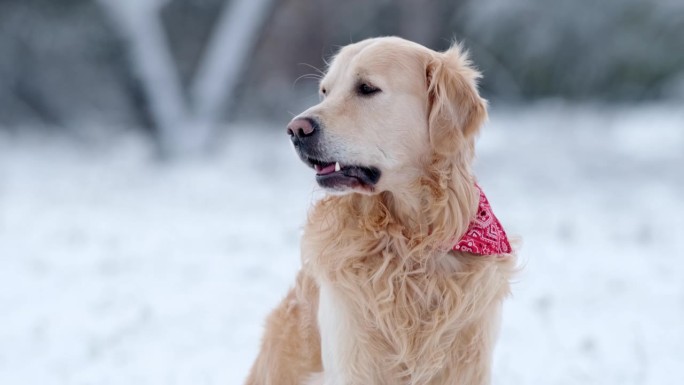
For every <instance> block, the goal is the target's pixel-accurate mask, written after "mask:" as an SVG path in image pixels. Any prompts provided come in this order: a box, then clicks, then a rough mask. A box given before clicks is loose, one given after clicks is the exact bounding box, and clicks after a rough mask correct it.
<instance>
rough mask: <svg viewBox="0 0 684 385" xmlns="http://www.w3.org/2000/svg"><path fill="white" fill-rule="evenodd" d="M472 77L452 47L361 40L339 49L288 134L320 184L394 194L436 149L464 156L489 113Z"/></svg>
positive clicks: (465, 158) (419, 171)
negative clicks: (315, 99)
mask: <svg viewBox="0 0 684 385" xmlns="http://www.w3.org/2000/svg"><path fill="white" fill-rule="evenodd" d="M478 78H479V73H478V72H477V71H476V70H475V69H473V68H472V67H471V66H470V63H469V61H468V59H467V56H466V54H465V53H463V52H462V51H461V49H460V47H459V46H458V45H455V46H453V47H452V48H451V49H449V50H447V51H446V52H435V51H432V50H430V49H428V48H425V47H423V46H421V45H419V44H416V43H412V42H409V41H406V40H403V39H400V38H396V37H384V38H375V39H368V40H364V41H361V42H359V43H356V44H351V45H348V46H346V47H344V48H342V49H341V50H340V51H339V53H338V54H337V55H336V56H335V58H334V60H333V61H332V63H331V64H330V67H329V69H328V71H327V73H326V75H325V76H324V77H323V79H322V80H321V82H320V88H319V91H320V96H321V102H320V103H319V104H317V105H315V106H313V107H311V108H309V109H308V110H306V111H304V112H302V113H301V114H300V115H299V116H297V117H295V118H294V119H293V120H292V121H291V122H290V124H289V125H288V127H287V132H288V134H289V135H290V137H291V139H292V142H293V144H294V147H295V149H296V151H297V153H298V154H299V157H300V158H301V159H302V161H304V162H305V163H306V164H307V165H309V166H310V167H312V168H314V169H315V171H316V181H317V182H318V184H319V185H320V186H321V187H324V188H325V189H327V190H329V191H333V192H337V193H346V192H360V193H366V194H373V193H378V192H383V191H390V192H398V191H400V190H401V189H402V188H404V187H406V186H408V185H409V184H410V183H412V182H413V181H415V180H416V179H417V178H419V177H420V176H421V175H423V173H424V172H425V170H426V168H427V167H429V165H430V162H431V159H433V158H434V156H435V155H438V156H444V157H453V159H455V160H456V159H460V160H461V161H464V162H469V161H470V158H471V155H472V148H473V143H474V135H475V134H476V133H477V131H478V129H479V127H480V125H481V124H482V123H483V121H484V120H485V119H486V115H487V110H486V102H485V101H484V100H483V99H482V98H481V97H480V96H479V94H478V92H477V84H476V82H477V79H478ZM466 166H467V165H466Z"/></svg>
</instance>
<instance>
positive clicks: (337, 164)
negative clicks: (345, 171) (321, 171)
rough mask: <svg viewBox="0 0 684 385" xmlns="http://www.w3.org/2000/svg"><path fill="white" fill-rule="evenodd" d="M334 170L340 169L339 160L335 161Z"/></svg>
mask: <svg viewBox="0 0 684 385" xmlns="http://www.w3.org/2000/svg"><path fill="white" fill-rule="evenodd" d="M335 171H340V162H335Z"/></svg>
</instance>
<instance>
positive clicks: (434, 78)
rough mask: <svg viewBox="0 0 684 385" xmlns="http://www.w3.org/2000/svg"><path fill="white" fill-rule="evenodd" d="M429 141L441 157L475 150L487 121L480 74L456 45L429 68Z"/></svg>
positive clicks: (436, 57) (433, 61)
mask: <svg viewBox="0 0 684 385" xmlns="http://www.w3.org/2000/svg"><path fill="white" fill-rule="evenodd" d="M426 75H427V84H428V102H429V106H428V108H429V115H428V127H429V130H430V142H431V144H432V147H433V148H434V150H435V152H437V153H438V154H444V155H446V154H450V153H454V152H456V151H457V150H458V149H459V147H461V146H467V147H465V148H466V149H470V150H472V148H473V146H474V143H475V134H476V133H477V132H478V131H479V129H480V126H481V125H482V124H483V123H484V121H485V120H486V119H487V101H486V100H484V99H482V98H481V97H480V94H479V93H478V92H477V80H478V79H479V78H480V77H481V75H480V73H479V72H478V71H477V70H476V69H475V68H473V66H472V64H471V62H470V60H469V59H468V53H467V52H464V51H463V50H462V49H461V46H460V45H458V44H454V45H453V46H452V47H451V48H449V50H447V51H446V52H438V53H435V54H434V56H433V58H432V59H431V60H430V62H429V63H428V65H427V70H426Z"/></svg>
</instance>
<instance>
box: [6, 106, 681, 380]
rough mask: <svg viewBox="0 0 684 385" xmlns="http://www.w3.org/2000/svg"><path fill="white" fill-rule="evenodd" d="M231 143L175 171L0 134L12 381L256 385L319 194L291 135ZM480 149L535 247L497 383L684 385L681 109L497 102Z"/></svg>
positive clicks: (521, 279)
mask: <svg viewBox="0 0 684 385" xmlns="http://www.w3.org/2000/svg"><path fill="white" fill-rule="evenodd" d="M282 125H283V124H281V126H282ZM230 132H231V133H232V134H231V135H229V136H228V137H227V138H226V140H225V143H224V144H223V145H222V146H219V147H220V148H221V149H220V150H219V151H218V152H217V153H216V154H214V155H213V156H211V157H208V158H205V159H191V160H187V161H183V162H170V163H162V162H159V161H158V160H156V159H155V157H154V156H153V150H152V148H151V146H149V145H148V143H147V142H146V141H145V140H144V138H143V137H141V136H140V135H138V134H136V133H133V132H130V133H128V134H125V135H120V136H117V137H115V138H108V139H107V140H102V141H99V142H97V144H95V145H93V144H92V143H90V142H88V143H83V142H80V141H79V140H74V139H68V138H65V137H62V136H51V135H46V134H45V133H41V132H37V131H28V132H23V133H15V134H11V133H9V132H8V131H0V266H1V267H0V384H8V385H9V384H22V385H32V384H98V385H106V384H164V385H168V384H193V385H194V384H239V383H241V382H242V381H243V379H244V378H245V376H246V374H247V371H248V369H249V367H250V365H251V363H252V360H253V359H254V357H255V355H256V353H257V350H258V343H259V339H260V336H261V333H262V325H263V320H264V317H265V316H266V314H268V312H269V310H270V309H271V308H272V307H273V306H274V305H275V304H276V303H277V302H278V301H279V299H280V298H281V297H282V296H283V295H284V293H285V291H286V290H287V288H288V287H289V286H290V285H291V284H292V282H293V278H294V275H295V273H296V271H297V268H298V263H299V261H298V258H299V257H298V242H299V240H298V238H299V234H300V229H301V225H302V224H303V222H304V219H305V215H306V210H307V207H308V206H309V205H310V204H311V203H312V202H313V201H314V200H315V199H316V197H317V196H318V194H319V193H320V192H319V191H318V190H317V189H316V188H315V187H314V184H313V176H312V172H311V170H308V169H307V168H306V167H304V166H303V165H302V164H300V162H299V161H298V160H297V158H296V156H295V155H294V154H293V152H292V150H291V149H290V147H289V143H288V139H287V136H286V135H285V134H284V129H282V128H281V127H278V125H274V126H273V127H261V126H255V125H244V124H243V125H237V126H233V127H230ZM478 149H479V158H478V161H477V165H476V169H477V172H478V175H479V177H480V182H481V185H482V186H483V188H484V189H485V191H486V192H487V194H488V197H489V199H490V201H491V203H492V205H493V207H494V209H495V212H496V213H497V215H498V216H499V218H500V219H501V220H502V222H503V223H504V224H505V225H506V227H507V230H508V232H509V233H513V234H518V235H520V236H521V237H522V248H521V253H520V255H521V262H522V268H523V270H522V271H521V273H520V275H519V276H518V277H517V279H516V282H515V283H514V286H513V291H514V296H513V297H512V298H511V299H510V300H509V301H508V302H507V303H506V306H505V313H504V321H503V327H502V331H501V337H500V341H499V344H498V346H497V351H496V359H495V382H494V383H495V384H601V385H612V384H620V385H622V384H653V385H656V384H657V385H661V384H676V383H684V367H682V365H681V363H682V362H684V327H683V326H682V325H684V260H683V259H682V257H684V215H683V214H684V198H682V197H684V173H683V172H682V171H681V168H682V166H683V165H684V110H682V109H681V108H678V107H677V106H672V105H667V104H661V105H646V106H617V107H616V106H610V107H609V106H602V105H589V106H568V105H564V104H562V103H554V102H548V103H540V104H536V105H534V106H532V107H520V106H508V107H498V108H495V110H494V112H493V113H492V117H491V120H490V123H489V124H488V125H487V127H485V129H484V131H483V135H482V137H481V139H480V142H479V144H478Z"/></svg>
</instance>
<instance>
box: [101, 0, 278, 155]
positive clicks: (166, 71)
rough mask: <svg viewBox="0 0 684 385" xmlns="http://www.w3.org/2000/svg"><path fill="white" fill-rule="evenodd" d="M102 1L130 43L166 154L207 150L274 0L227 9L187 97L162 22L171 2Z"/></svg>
mask: <svg viewBox="0 0 684 385" xmlns="http://www.w3.org/2000/svg"><path fill="white" fill-rule="evenodd" d="M100 1H101V3H102V4H104V5H105V6H106V7H107V8H108V9H110V10H111V12H110V14H111V15H112V17H113V18H114V19H115V21H116V24H117V25H118V26H119V28H120V30H121V31H122V32H123V34H124V35H125V37H126V39H127V42H128V44H129V45H130V57H131V60H130V63H131V64H132V65H133V66H134V68H135V71H136V72H137V74H138V76H139V78H140V79H141V82H142V84H143V88H144V90H145V93H146V95H147V99H148V100H149V104H150V112H151V114H152V117H153V119H154V122H155V124H156V126H157V133H158V136H159V143H160V145H161V148H162V150H163V151H164V153H166V154H169V155H177V154H180V153H195V152H198V151H201V150H203V149H205V148H206V147H207V146H208V144H209V141H210V140H211V138H212V136H213V133H214V130H215V127H216V125H217V124H218V123H219V120H220V119H221V118H222V114H221V110H222V106H223V105H225V104H226V102H227V101H230V99H231V97H232V93H233V90H234V89H235V85H236V84H237V82H238V77H239V76H240V74H241V69H242V67H243V65H244V62H245V60H246V59H247V58H248V57H249V54H250V53H251V51H252V46H253V44H254V40H255V36H257V31H258V29H259V28H260V27H261V25H262V23H263V22H264V20H265V17H266V15H267V14H268V12H269V7H270V5H271V1H272V0H233V1H230V2H229V3H228V4H227V5H226V6H224V7H223V12H222V13H221V16H220V17H219V18H218V20H217V22H216V24H217V25H216V28H215V31H214V33H213V34H212V35H211V36H210V38H209V40H208V44H207V46H206V52H205V53H204V55H203V58H202V59H201V60H200V61H199V66H198V69H197V73H196V76H195V79H194V82H192V84H191V86H190V92H189V95H188V98H186V97H185V95H184V92H183V90H182V84H181V80H180V77H179V75H178V71H177V69H176V64H175V62H174V58H173V56H172V54H171V52H170V46H169V43H168V40H167V38H166V34H165V31H164V27H163V24H162V18H161V9H162V8H163V7H164V6H165V5H166V4H167V0H100ZM187 99H189V103H188V102H186V100H187Z"/></svg>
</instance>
